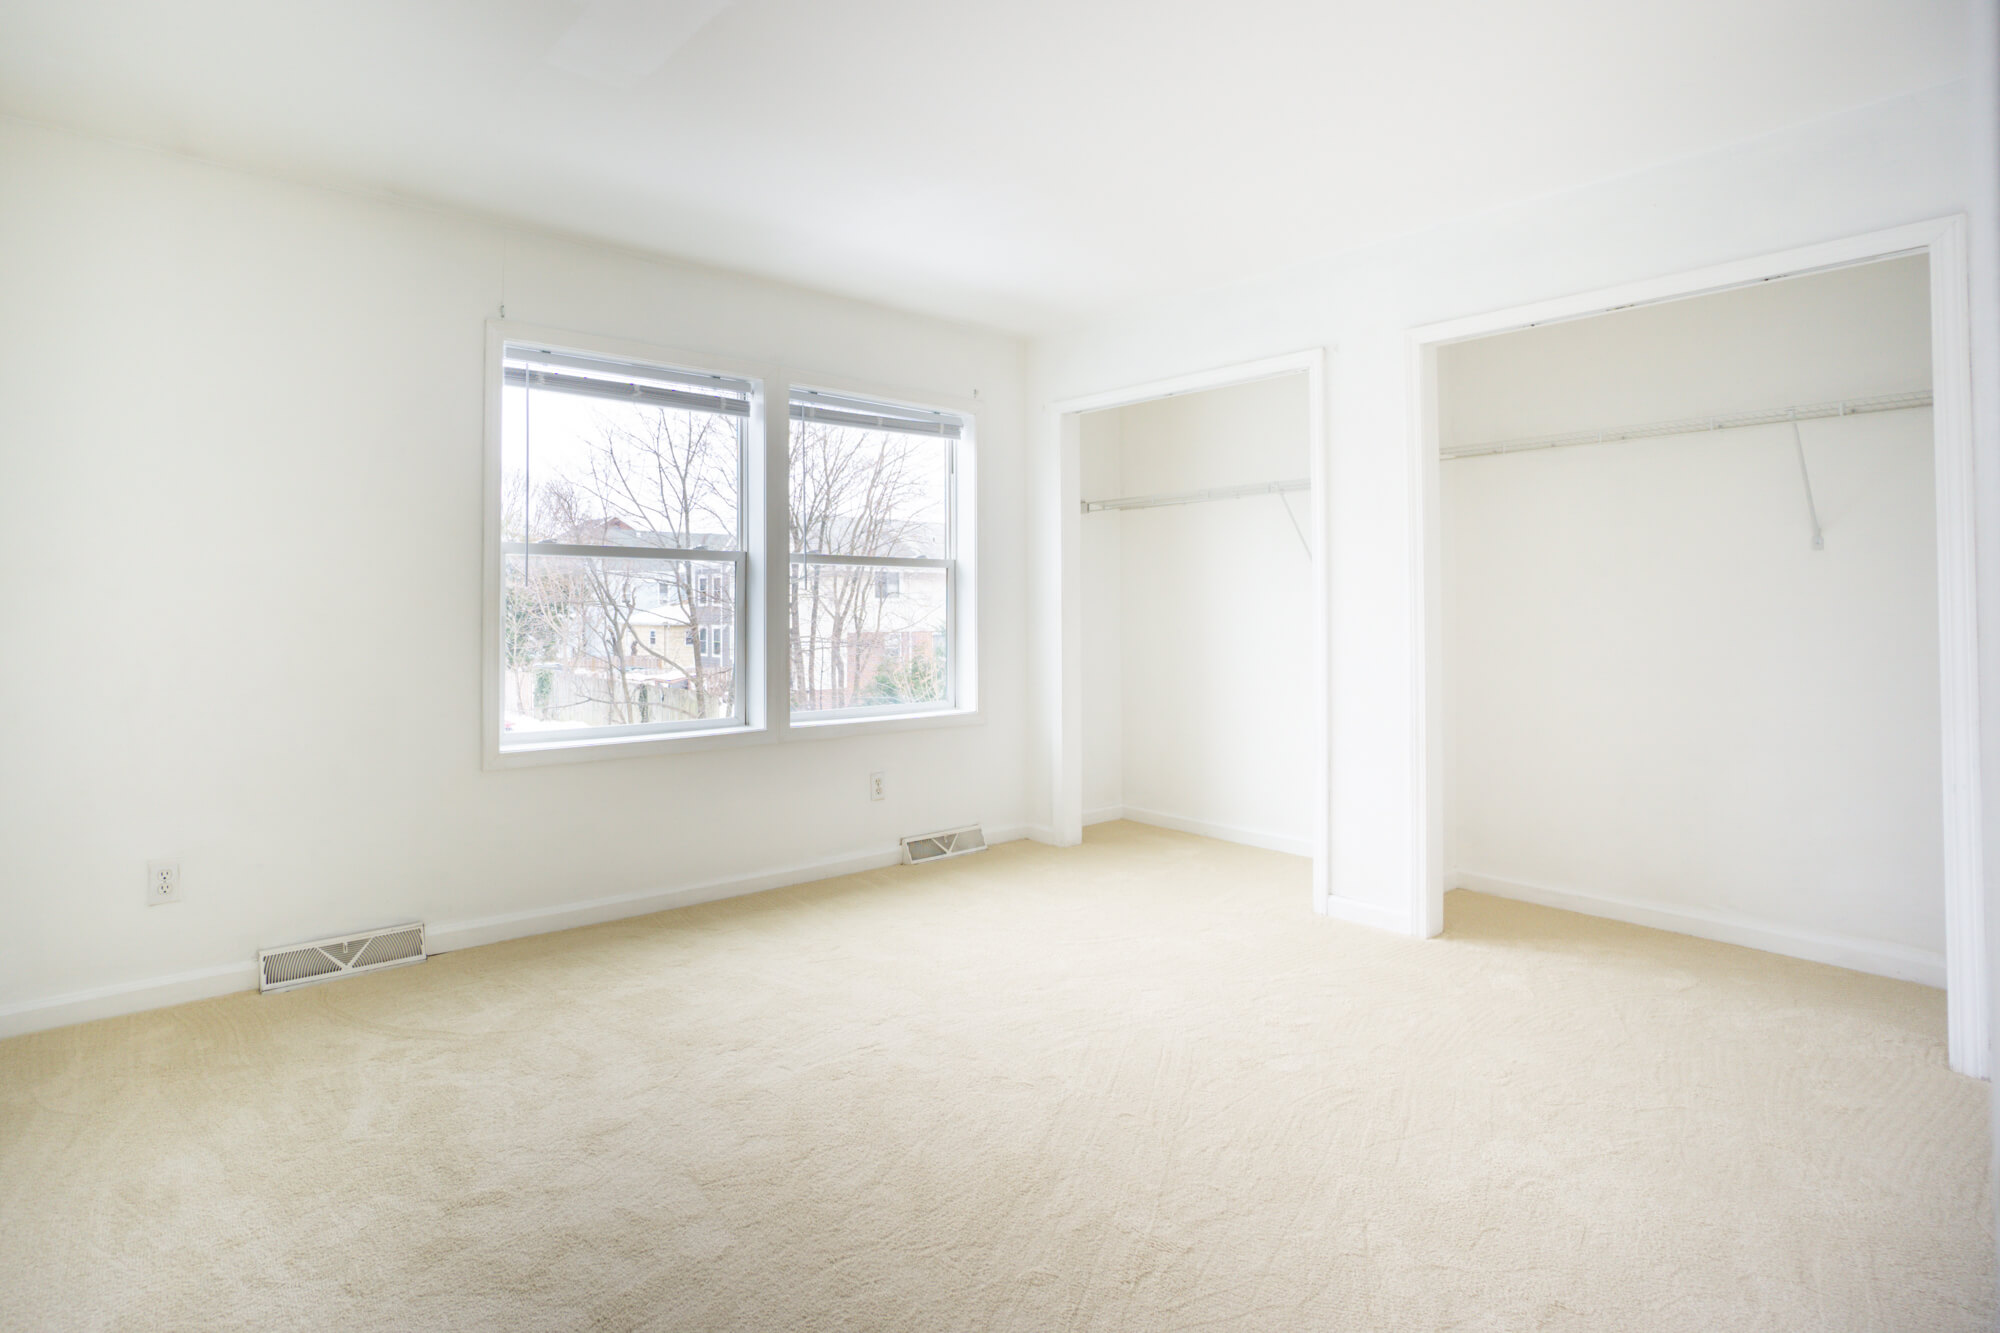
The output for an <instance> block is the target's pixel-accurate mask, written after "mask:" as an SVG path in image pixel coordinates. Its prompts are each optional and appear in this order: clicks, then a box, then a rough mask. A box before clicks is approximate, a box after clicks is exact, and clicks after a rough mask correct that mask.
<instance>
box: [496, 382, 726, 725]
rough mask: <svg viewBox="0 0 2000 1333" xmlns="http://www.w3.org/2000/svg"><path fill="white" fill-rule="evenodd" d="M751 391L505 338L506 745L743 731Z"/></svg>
mask: <svg viewBox="0 0 2000 1333" xmlns="http://www.w3.org/2000/svg"><path fill="white" fill-rule="evenodd" d="M752 396H753V386H752V384H751V383H750V382H749V381H747V380H740V379H732V378H729V377H726V376H720V375H712V374H706V373H702V372H698V371H689V370H678V369H674V368H672V367H669V366H661V365H650V364H645V363H642V362H636V361H626V360H619V359H614V358H609V357H596V356H585V355H579V354H577V353H575V352H570V351H561V350H555V349H550V348H543V347H536V346H533V345H529V344H525V343H517V342H507V343H505V344H504V346H503V348H502V356H501V416H500V420H501V431H500V436H501V439H500V449H501V468H500V474H501V475H500V491H501V494H500V506H501V514H500V525H501V542H500V546H501V561H502V570H501V597H500V625H499V633H500V659H501V660H500V682H499V686H500V706H499V719H498V721H499V727H500V732H501V735H500V748H501V750H502V751H503V752H504V751H506V750H508V749H526V748H534V747H538V746H546V745H548V744H551V743H563V742H579V741H592V740H599V739H602V740H615V739H622V738H627V737H637V736H645V735H649V734H652V733H675V732H685V731H698V730H717V729H723V728H728V727H731V726H741V725H742V724H743V722H744V719H745V675H744V664H743V662H742V661H741V660H740V655H739V654H738V653H736V652H735V648H736V644H737V642H738V640H737V635H736V633H735V629H736V626H737V625H738V623H740V622H741V621H742V619H743V614H744V593H743V590H744V588H745V587H746V585H747V582H748V580H747V579H746V578H745V576H744V575H745V568H746V561H747V558H748V557H747V554H746V551H745V549H744V524H743V514H742V502H743V496H744V494H745V457H746V447H747V445H748V443H749V441H748V440H747V434H748V431H747V426H748V423H749V421H750V419H751V405H752Z"/></svg>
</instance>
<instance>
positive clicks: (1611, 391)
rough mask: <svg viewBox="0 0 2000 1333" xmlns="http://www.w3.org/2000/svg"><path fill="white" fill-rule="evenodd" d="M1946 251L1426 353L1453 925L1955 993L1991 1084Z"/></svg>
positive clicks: (1428, 671)
mask: <svg viewBox="0 0 2000 1333" xmlns="http://www.w3.org/2000/svg"><path fill="white" fill-rule="evenodd" d="M1885 248H1886V247H1885ZM1942 262H1943V263H1944V264H1945V266H1946V267H1947V270H1952V271H1946V272H1942V273H1941V272H1940V271H1939V264H1940V258H1939V255H1938V253H1937V252H1936V250H1935V248H1934V247H1931V246H1920V247H1913V246H1910V245H1908V244H1907V243H1905V244H1904V245H1903V246H1901V247H1899V248H1898V249H1896V250H1892V251H1890V252H1888V253H1877V254H1867V253H1866V252H1865V250H1863V251H1862V253H1860V254H1857V255H1855V256H1854V257H1853V258H1852V259H1849V260H1847V261H1845V262H1833V263H1827V264H1822V265H1817V266H1806V265H1797V266H1795V267H1793V268H1791V269H1790V271H1779V272H1773V273H1770V274H1767V275H1766V276H1765V277H1764V278H1762V279H1761V280H1751V281H1743V280H1739V281H1737V282H1735V283H1727V284H1725V283H1712V284H1710V285H1709V286H1707V287H1706V288H1703V287H1700V286H1691V288H1690V289H1689V291H1688V293H1687V294H1681V293H1674V292H1664V293H1662V294H1661V295H1660V296H1659V297H1658V298H1657V299H1651V300H1640V301H1632V302H1625V303H1618V302H1611V303H1607V307H1608V308H1607V307H1600V308H1598V309H1595V310H1591V309H1587V308H1585V309H1577V310H1575V311H1573V312H1549V313H1551V315H1552V317H1550V318H1540V319H1531V320H1527V321H1522V322H1517V323H1514V324H1512V325H1509V324H1508V323H1507V322H1506V321H1505V317H1504V316H1493V317H1483V319H1484V320H1485V321H1489V323H1488V327H1487V328H1485V329H1478V328H1472V329H1467V328H1466V327H1465V325H1476V324H1478V323H1479V322H1481V321H1466V322H1464V324H1461V325H1460V326H1459V327H1458V330H1456V331H1458V332H1460V333H1461V334H1462V335H1463V336H1457V337H1451V336H1444V337H1436V336H1433V335H1435V334H1437V333H1440V332H1443V333H1447V334H1449V333H1451V332H1453V331H1454V330H1453V329H1452V328H1451V326H1439V328H1438V329H1433V330H1420V331H1418V335H1417V347H1418V351H1419V356H1420V364H1419V382H1420V385H1421V387H1422V389H1423V391H1424V393H1425V395H1426V401H1425V404H1424V406H1425V412H1424V435H1425V438H1424V440H1423V445H1424V447H1425V450H1426V455H1427V456H1426V457H1425V458H1424V460H1423V462H1424V466H1425V468H1426V470H1427V478H1426V480H1427V483H1428V485H1427V491H1428V493H1427V495H1426V497H1425V499H1426V504H1425V514H1426V529H1427V544H1428V556H1429V558H1428V560H1427V562H1426V565H1427V568H1426V573H1427V576H1428V577H1427V583H1428V587H1427V590H1426V591H1427V594H1428V595H1427V613H1428V614H1427V616H1426V636H1425V644H1426V651H1425V654H1424V668H1425V681H1426V686H1427V694H1428V698H1429V703H1430V706H1429V708H1428V710H1427V719H1428V722H1429V725H1430V728H1431V734H1430V736H1429V737H1428V746H1427V750H1428V759H1429V763H1428V765H1427V769H1428V772H1427V775H1426V776H1427V803H1428V814H1429V816H1430V826H1429V830H1428V833H1429V836H1428V839H1427V842H1428V844H1429V850H1430V857H1429V865H1428V866H1427V870H1428V872H1429V875H1430V877H1431V882H1430V883H1429V885H1427V886H1426V887H1427V888H1428V889H1429V891H1430V892H1429V895H1428V896H1429V897H1430V898H1431V905H1432V910H1433V912H1434V913H1435V915H1434V917H1433V920H1432V923H1431V924H1432V927H1433V929H1432V931H1431V932H1430V933H1435V931H1436V929H1439V928H1443V929H1447V930H1448V929H1449V922H1450V914H1451V906H1450V901H1451V900H1450V897H1449V896H1448V895H1449V894H1450V893H1451V892H1453V891H1464V892H1470V893H1487V894H1496V895H1500V896H1504V897H1510V898H1517V899H1523V900H1527V901H1531V902H1538V903H1542V904H1544V905H1548V906H1554V907H1560V908H1565V909H1568V910H1572V911H1577V912H1582V913H1587V914H1592V915H1598V916H1604V917H1610V918H1614V919H1618V920H1623V921H1628V922H1633V923H1636V924H1640V925H1646V926H1653V927H1657V928H1662V929H1666V930H1672V931H1678V932H1680V933H1684V934H1690V935H1697V936H1702V937H1706V938H1710V939H1717V940H1722V941H1726V942H1729V943H1733V944H1739V945H1746V946H1749V947H1753V948H1758V949H1763V950H1767V951H1770V952H1775V953H1781V954H1788V955H1791V956H1795V957H1800V958H1806V959H1811V960H1814V961H1818V962H1825V963H1831V964H1835V965H1837V966H1842V967H1847V968H1852V969H1855V970H1858V971H1863V972H1870V973H1875V974H1879V975H1883V976H1889V977H1895V978H1898V979H1901V980H1905V981H1915V982H1920V983H1922V984H1926V985H1931V986H1938V987H1948V1008H1949V1013H1950V1021H1949V1024H1948V1027H1949V1044H1950V1048H1951V1062H1952V1065H1953V1067H1954V1068H1957V1069H1959V1070H1960V1071H1961V1072H1967V1073H1976V1074H1983V1073H1984V1072H1985V1067H1984V1065H1985V1061H1984V1058H1983V1057H1984V1048H1985V1037H1984V1031H1985V1027H1984V1018H1983V1009H1984V1003H1985V1001H1984V989H1983V985H1980V984H1979V982H1978V977H1979V976H1980V975H1983V939H1982V938H1979V937H1980V936H1983V918H1982V919H1972V918H1973V917H1974V916H1975V915H1976V913H1974V911H1973V909H1974V908H1975V907H1976V898H1977V893H1978V883H1977V881H1978V870H1977V866H1978V850H1979V849H1978V845H1977V838H1976V828H1977V789H1978V774H1977V769H1976V751H1972V750H1971V746H1972V744H1973V743H1974V736H1973V729H1972V727H1971V725H1970V721H1971V719H1973V718H1976V703H1975V702H1974V701H1973V700H1972V699H1971V698H1969V697H1968V695H1967V694H1966V688H1967V686H1968V684H1969V682H1970V680H1971V679H1972V676H1971V668H1970V662H1971V659H1970V651H1971V647H1972V644H1971V641H1970V637H1969V635H1970V620H1969V617H1968V616H1966V615H1965V606H1966V605H1967V604H1968V603H1969V597H1970V591H1971V582H1970V580H1971V570H1970V565H1969V557H1970V543H1969V540H1968V538H1969V518H1968V517H1966V516H1965V515H1964V514H1963V513H1962V512H1961V511H1960V509H1959V508H1958V503H1959V500H1960V499H1961V498H1962V497H1964V496H1965V495H1966V494H1968V493H1969V477H1968V476H1967V475H1966V474H1965V469H1964V458H1963V456H1962V454H1961V451H1960V441H1959V439H1958V432H1959V430H1960V429H1961V427H1962V417H1960V415H1959V413H1960V411H1961V403H1962V394H1963V392H1964V384H1963V382H1962V381H1961V380H1960V379H1959V378H1958V377H1957V376H1956V375H1955V374H1954V373H1953V372H1952V370H1951V367H1952V366H1953V365H1954V364H1956V361H1955V358H1957V357H1961V356H1962V348H1963V343H1962V341H1961V338H1962V334H1960V333H1956V332H1954V330H1953V319H1954V317H1957V316H1962V305H1959V306H1953V305H1952V303H1951V302H1950V299H1949V295H1950V293H1951V292H1952V291H1953V286H1952V283H1953V281H1954V279H1955V280H1956V281H1957V282H1959V283H1961V284H1962V281H1963V276H1962V271H1957V270H1953V269H1952V266H1953V263H1954V260H1953V256H1952V255H1950V254H1946V255H1945V256H1944V257H1943V260H1942ZM1940 291H1942V292H1943V293H1945V294H1946V301H1945V305H1946V308H1945V309H1943V310H1940V309H1939V308H1938V306H1939V300H1938V298H1939V293H1940ZM1940 337H1942V339H1943V340H1944V341H1945V342H1946V344H1947V346H1946V347H1945V348H1944V349H1943V350H1942V353H1941V352H1940V348H1939V346H1938V342H1939V340H1940ZM1968 764H1971V765H1974V766H1973V767H1971V768H1970V769H1968ZM1968 796H1969V797H1970V800H1969V801H1968ZM1968 839H1970V841H1969V842H1968ZM1969 900H1972V901H1969ZM1975 944H1976V945H1977V946H1978V948H1979V949H1980V951H1981V957H1980V960H1979V962H1980V965H1979V967H1978V968H1976V969H1968V967H1967V965H1966V961H1965V960H1966V958H1967V957H1968V956H1969V954H1970V951H1971V950H1972V949H1973V947H1974V946H1975ZM1975 1005H1976V1006H1977V1008H1978V1009H1979V1010H1980V1011H1981V1012H1980V1013H1979V1014H1977V1015H1974V1014H1972V1013H1970V1012H1968V1011H1969V1010H1971V1009H1972V1008H1973V1007H1974V1006H1975ZM1975 1018H1976V1019H1977V1021H1976V1023H1975ZM1940 1035H1946V1034H1940Z"/></svg>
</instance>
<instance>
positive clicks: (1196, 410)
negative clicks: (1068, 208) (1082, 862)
mask: <svg viewBox="0 0 2000 1333" xmlns="http://www.w3.org/2000/svg"><path fill="white" fill-rule="evenodd" d="M1308 410H1309V406H1308V398H1307V389H1306V383H1305V379H1304V377H1303V376H1302V375H1286V376H1281V377H1279V378H1276V379H1270V380H1263V381H1259V382H1257V383H1253V384H1245V385H1238V386H1233V387H1230V388H1226V389H1213V390H1209V391H1207V392H1203V393H1191V394H1184V395H1180V396H1177V397H1173V398H1163V399H1160V400H1158V401H1155V402H1150V403H1140V404H1137V405H1135V406H1132V407H1126V408H1119V409H1116V410H1112V411H1105V412H1096V413H1091V414H1089V415H1087V416H1085V417H1084V419H1083V422H1082V438H1081V444H1082V456H1081V460H1080V462H1081V482H1082V486H1083V493H1084V495H1085V497H1086V498H1089V499H1104V498H1108V497H1112V496H1119V495H1159V494H1165V493H1170V492H1176V491H1192V490H1203V489H1207V488H1210V487H1218V486H1236V485H1245V484H1250V483H1259V482H1268V481H1282V480H1293V479H1301V478H1304V477H1305V476H1306V474H1307V471H1308V459H1307V449H1308V447H1309V443H1308V440H1309V421H1308V416H1307V413H1308ZM1287 504H1289V505H1290V506H1291V511H1292V514H1293V516H1294V517H1295V518H1296V520H1297V523H1298V526H1299V528H1300V529H1308V528H1309V526H1310V525H1309V522H1308V514H1309V512H1310V510H1309V508H1308V505H1309V497H1308V496H1307V495H1306V494H1305V493H1304V492H1300V493H1297V494H1292V495H1287V496H1284V497H1282V498H1281V497H1279V496H1276V495H1262V496H1256V497H1253V498H1245V499H1233V500H1211V501H1204V502H1200V503H1196V504H1186V505H1172V506H1164V507H1161V508H1152V509H1128V510H1123V511H1105V512H1100V513H1093V514H1087V515H1085V516H1084V519H1083V542H1082V552H1083V569H1082V577H1083V599H1084V614H1083V622H1084V629H1083V634H1084V642H1083V658H1084V661H1083V672H1084V685H1083V688H1084V763H1083V767H1084V818H1085V820H1086V821H1092V822H1094V821H1097V820H1102V819H1110V818H1117V817H1119V816H1120V815H1121V814H1122V815H1124V816H1126V817H1129V818H1133V819H1140V820H1144V821H1147V822H1150V823H1158V824H1164V825H1167V826H1168V827H1172V828H1183V829H1188V830H1190V831H1192V832H1197V833H1204V834H1208V835H1210V836H1214V837H1221V838H1228V839H1231V840H1233V841H1238V842H1247V843H1250V844H1252V845H1255V846H1262V847H1271V848H1276V849H1278V850H1281V851H1287V852H1293V853H1296V854H1298V855H1300V856H1309V855H1311V854H1312V847H1311V837H1312V778H1311V774H1312V741H1313V737H1312V733H1311V724H1310V718H1311V716H1312V713H1311V699H1312V695H1311V684H1310V682H1311V676H1312V593H1311V588H1312V561H1311V559H1310V557H1309V556H1308V554H1307V551H1306V547H1305V545H1304V543H1303V542H1302V541H1301V540H1300V537H1299V535H1298V532H1297V531H1295V530H1294V528H1293V524H1292V520H1290V519H1287V517H1286V515H1285V506H1286V505H1287Z"/></svg>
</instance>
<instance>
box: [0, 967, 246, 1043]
mask: <svg viewBox="0 0 2000 1333" xmlns="http://www.w3.org/2000/svg"><path fill="white" fill-rule="evenodd" d="M255 989H257V962H256V960H255V959H246V960H244V961H243V962H240V963H221V964H218V965H217V966H215V967H198V968H196V969H194V970H193V971H192V972H175V973H172V974H171V975H169V976H164V977H143V978H141V979H139V980H137V981H121V982H118V983H116V984H114V985H110V986H94V987H92V988H91V989H89V990H79V991H70V992H68V993H67V994H64V995H50V996H46V997H44V998H42V999H39V1000H21V1001H18V1002H16V1003H14V1004H10V1005H5V1006H0V1037H18V1036H20V1035H21V1034H22V1033H24V1032H40V1031H41V1030H43V1029H44V1028H61V1027H68V1026H69V1025H70V1024H72V1023H88V1022H89V1021H90V1020H92V1019H94V1018H116V1017H118V1015H120V1014H134V1013H137V1012H139V1011H140V1010H141V1009H162V1008H165V1007H166V1006H167V1005H170V1004H186V1003H188V1002H189V1001H191V1000H209V999H213V998H215V997H216V996H218V995H228V994H230V993H231V992H233V991H240V990H255Z"/></svg>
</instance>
